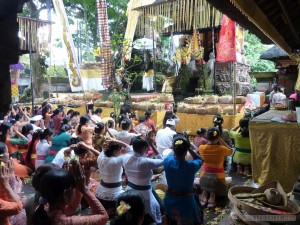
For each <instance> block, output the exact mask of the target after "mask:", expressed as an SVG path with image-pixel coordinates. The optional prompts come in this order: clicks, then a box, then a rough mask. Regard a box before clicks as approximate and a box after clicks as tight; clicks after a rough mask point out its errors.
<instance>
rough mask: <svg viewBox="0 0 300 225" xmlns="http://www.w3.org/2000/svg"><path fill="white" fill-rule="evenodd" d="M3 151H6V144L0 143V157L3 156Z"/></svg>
mask: <svg viewBox="0 0 300 225" xmlns="http://www.w3.org/2000/svg"><path fill="white" fill-rule="evenodd" d="M5 149H6V144H5V143H3V142H0V155H1V154H4V152H5Z"/></svg>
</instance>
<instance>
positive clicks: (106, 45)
mask: <svg viewBox="0 0 300 225" xmlns="http://www.w3.org/2000/svg"><path fill="white" fill-rule="evenodd" d="M97 12H98V24H99V37H100V52H101V54H100V63H101V70H102V74H101V75H102V85H103V87H104V89H108V88H109V87H110V86H111V85H112V54H111V47H110V36H109V29H108V16H107V5H106V0H97Z"/></svg>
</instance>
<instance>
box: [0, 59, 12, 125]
mask: <svg viewBox="0 0 300 225" xmlns="http://www.w3.org/2000/svg"><path fill="white" fill-rule="evenodd" d="M0 80H1V88H0V119H1V120H2V119H3V117H4V116H5V115H6V113H7V112H8V110H9V106H10V104H11V85H10V72H9V64H2V63H0Z"/></svg>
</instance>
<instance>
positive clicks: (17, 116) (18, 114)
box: [15, 113, 23, 122]
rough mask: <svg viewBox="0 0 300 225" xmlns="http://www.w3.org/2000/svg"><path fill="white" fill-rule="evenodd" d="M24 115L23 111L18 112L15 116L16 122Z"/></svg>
mask: <svg viewBox="0 0 300 225" xmlns="http://www.w3.org/2000/svg"><path fill="white" fill-rule="evenodd" d="M22 117H23V115H22V114H21V113H17V115H16V116H15V122H17V121H19V120H20V119H21V118H22Z"/></svg>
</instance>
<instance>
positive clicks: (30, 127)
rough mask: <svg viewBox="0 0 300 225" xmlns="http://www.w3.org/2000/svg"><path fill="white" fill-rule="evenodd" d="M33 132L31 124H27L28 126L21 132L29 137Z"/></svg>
mask: <svg viewBox="0 0 300 225" xmlns="http://www.w3.org/2000/svg"><path fill="white" fill-rule="evenodd" d="M31 130H33V126H32V124H31V123H27V124H25V125H24V126H23V127H22V132H21V133H22V134H23V135H24V136H27V135H28V134H29V132H30V131H31Z"/></svg>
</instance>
